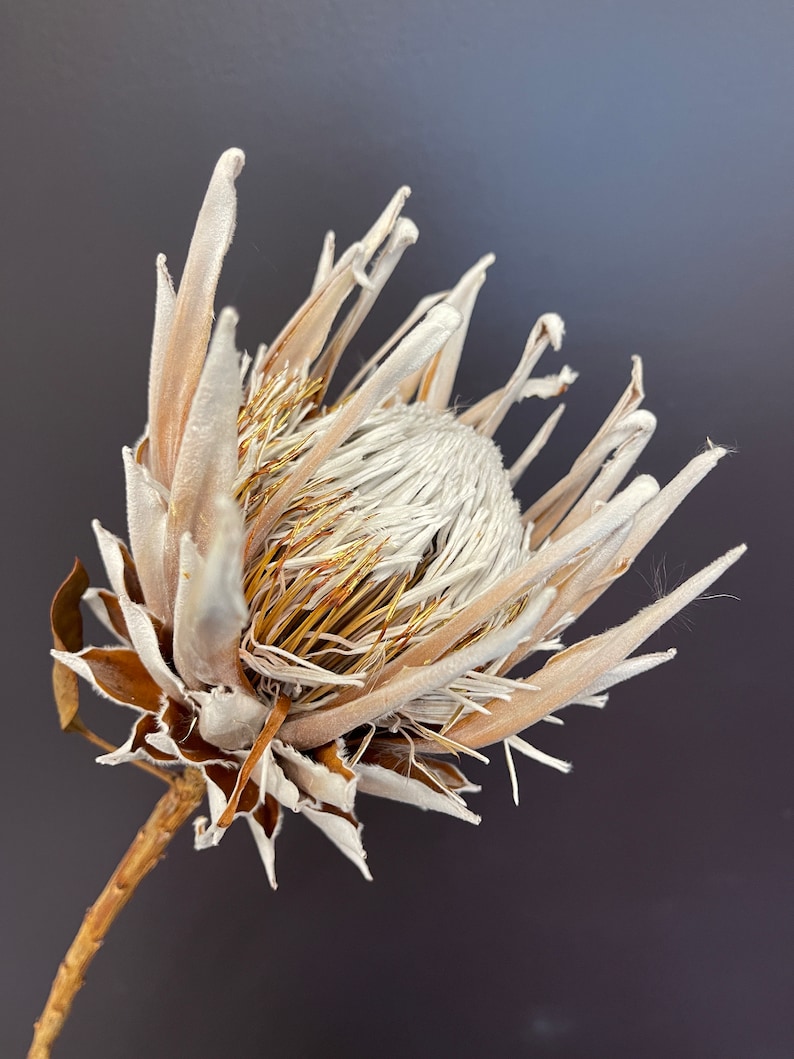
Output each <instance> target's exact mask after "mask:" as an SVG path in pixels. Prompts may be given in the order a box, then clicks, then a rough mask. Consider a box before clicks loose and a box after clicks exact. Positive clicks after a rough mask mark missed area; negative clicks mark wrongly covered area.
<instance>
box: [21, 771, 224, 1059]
mask: <svg viewBox="0 0 794 1059" xmlns="http://www.w3.org/2000/svg"><path fill="white" fill-rule="evenodd" d="M205 790H206V787H205V783H204V779H203V777H202V775H201V773H200V772H199V771H198V769H192V768H190V769H187V770H186V771H185V772H184V773H183V774H182V775H180V776H176V777H175V778H174V781H173V783H171V784H170V785H169V789H168V790H167V791H166V793H165V794H164V795H163V796H162V798H161V799H160V801H159V802H158V803H157V805H155V807H154V809H153V811H152V814H151V816H150V817H149V819H148V820H147V821H146V823H145V824H144V825H143V827H142V828H141V829H140V831H139V832H138V834H137V835H136V836H135V838H134V839H133V841H132V844H131V845H130V847H129V849H128V850H127V852H126V853H125V854H124V856H123V857H122V858H121V860H120V861H119V863H118V866H117V867H116V870H115V871H114V872H113V874H112V875H111V876H110V878H109V879H108V881H107V883H106V885H105V888H104V889H103V891H102V893H101V894H100V895H99V897H98V898H97V899H96V901H95V902H94V904H93V905H92V906H91V907H90V908H89V909H88V911H87V912H86V914H85V918H84V919H83V922H82V923H81V924H80V929H79V930H78V932H77V934H76V935H75V937H74V940H73V941H72V944H71V945H70V946H69V950H68V952H67V953H66V955H65V956H64V958H63V962H62V963H61V966H60V967H59V968H58V973H57V974H56V976H55V980H54V982H53V983H52V989H51V990H50V995H49V997H48V998H47V1003H46V1004H45V1005H44V1010H43V1011H42V1013H41V1016H40V1018H39V1019H38V1021H37V1022H36V1025H35V1027H34V1030H33V1043H32V1044H31V1046H30V1051H29V1052H28V1059H49V1056H50V1054H51V1052H52V1047H53V1045H54V1044H55V1041H56V1040H57V1039H58V1037H59V1035H60V1033H61V1030H62V1029H63V1027H64V1024H65V1022H66V1020H67V1018H68V1017H69V1012H70V1011H71V1008H72V1003H73V1001H74V998H75V996H76V995H77V992H78V990H79V989H80V987H81V986H82V984H83V982H84V981H85V975H86V972H87V971H88V968H89V966H90V964H91V961H92V960H93V958H94V956H95V955H96V953H97V951H98V950H99V948H100V946H101V945H102V943H103V941H104V940H105V935H106V934H107V932H108V930H109V929H110V926H111V924H112V923H113V922H114V920H115V919H116V917H117V916H118V914H119V913H120V912H121V910H122V908H124V906H125V905H126V904H127V902H128V901H129V899H130V898H131V897H132V895H133V894H134V893H135V891H136V889H137V888H138V885H139V884H140V883H141V882H142V881H143V879H144V878H145V877H146V876H147V875H148V874H149V872H150V871H151V870H152V869H153V868H154V867H155V865H156V864H157V862H158V861H159V860H160V859H161V858H162V856H163V854H164V853H165V849H166V847H167V845H168V843H169V842H170V841H171V839H172V838H173V837H174V835H175V834H176V832H177V831H178V830H179V828H180V827H181V826H182V824H184V823H185V821H186V820H187V819H188V818H189V817H190V815H191V814H192V813H193V811H194V810H195V809H196V807H197V806H198V805H199V803H200V802H201V799H202V797H203V795H204V793H205Z"/></svg>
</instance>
